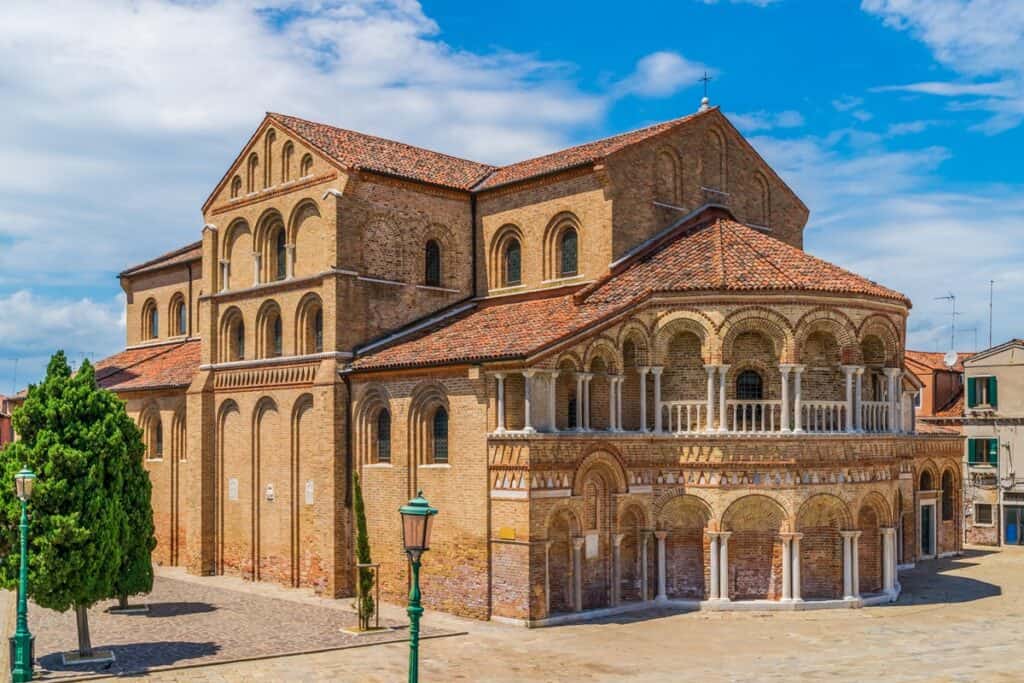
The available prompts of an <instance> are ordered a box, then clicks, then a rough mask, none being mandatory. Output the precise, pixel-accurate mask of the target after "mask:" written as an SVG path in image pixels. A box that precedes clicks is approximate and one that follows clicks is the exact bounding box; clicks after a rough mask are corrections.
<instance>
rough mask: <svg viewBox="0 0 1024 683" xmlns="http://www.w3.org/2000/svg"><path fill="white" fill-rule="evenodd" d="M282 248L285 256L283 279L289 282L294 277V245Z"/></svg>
mask: <svg viewBox="0 0 1024 683" xmlns="http://www.w3.org/2000/svg"><path fill="white" fill-rule="evenodd" d="M284 248H285V254H286V257H285V264H284V267H285V274H284V276H285V279H287V280H291V279H292V278H293V277H295V245H294V244H286V245H285V247H284Z"/></svg>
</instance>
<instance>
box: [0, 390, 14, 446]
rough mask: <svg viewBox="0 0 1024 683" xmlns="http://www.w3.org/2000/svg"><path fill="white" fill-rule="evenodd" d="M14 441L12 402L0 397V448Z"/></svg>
mask: <svg viewBox="0 0 1024 683" xmlns="http://www.w3.org/2000/svg"><path fill="white" fill-rule="evenodd" d="M11 441H14V427H13V426H12V424H11V401H10V399H9V398H7V397H6V396H0V448H3V447H4V446H6V445H7V444H9V443H10V442H11Z"/></svg>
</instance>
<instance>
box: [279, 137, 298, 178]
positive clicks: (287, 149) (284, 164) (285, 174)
mask: <svg viewBox="0 0 1024 683" xmlns="http://www.w3.org/2000/svg"><path fill="white" fill-rule="evenodd" d="M294 155H295V145H293V144H292V141H291V140H289V141H288V142H286V143H284V147H283V148H282V149H281V182H282V183H287V182H288V181H289V180H291V179H292V157H293V156H294Z"/></svg>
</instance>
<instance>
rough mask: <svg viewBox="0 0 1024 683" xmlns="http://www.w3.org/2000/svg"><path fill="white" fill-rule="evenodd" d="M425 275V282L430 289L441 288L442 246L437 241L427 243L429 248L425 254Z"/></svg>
mask: <svg viewBox="0 0 1024 683" xmlns="http://www.w3.org/2000/svg"><path fill="white" fill-rule="evenodd" d="M424 257H425V260H426V263H425V273H424V282H425V283H426V284H427V286H429V287H440V286H441V245H439V244H438V243H437V242H436V241H435V240H430V241H429V242H427V247H426V249H425V254H424Z"/></svg>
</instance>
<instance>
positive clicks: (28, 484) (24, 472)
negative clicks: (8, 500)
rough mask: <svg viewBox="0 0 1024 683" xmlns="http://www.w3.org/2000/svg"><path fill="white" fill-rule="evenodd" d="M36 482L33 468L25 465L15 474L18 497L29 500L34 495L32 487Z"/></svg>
mask: <svg viewBox="0 0 1024 683" xmlns="http://www.w3.org/2000/svg"><path fill="white" fill-rule="evenodd" d="M35 482H36V475H34V474H33V473H32V470H30V469H28V468H27V467H23V468H22V469H21V471H20V472H18V473H17V474H16V475H14V486H15V489H16V490H17V492H18V499H19V500H23V501H27V500H28V499H29V498H31V497H32V488H33V486H34V485H35Z"/></svg>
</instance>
